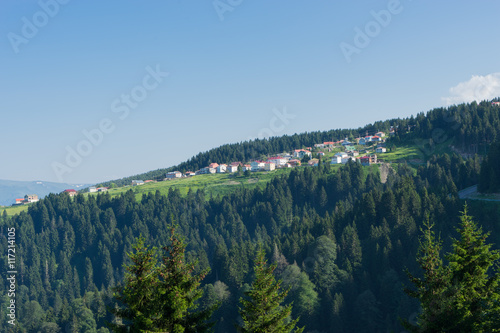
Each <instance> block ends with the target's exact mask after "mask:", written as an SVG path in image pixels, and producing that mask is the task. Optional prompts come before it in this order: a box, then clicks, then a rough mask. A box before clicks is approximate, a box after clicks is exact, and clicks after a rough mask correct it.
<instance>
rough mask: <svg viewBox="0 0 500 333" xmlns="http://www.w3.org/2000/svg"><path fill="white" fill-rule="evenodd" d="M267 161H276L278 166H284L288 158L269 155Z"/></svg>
mask: <svg viewBox="0 0 500 333" xmlns="http://www.w3.org/2000/svg"><path fill="white" fill-rule="evenodd" d="M267 161H268V162H271V163H274V164H275V165H276V166H277V167H278V166H284V165H285V164H286V163H287V162H288V159H286V158H284V157H279V156H278V157H269V158H268V159H267Z"/></svg>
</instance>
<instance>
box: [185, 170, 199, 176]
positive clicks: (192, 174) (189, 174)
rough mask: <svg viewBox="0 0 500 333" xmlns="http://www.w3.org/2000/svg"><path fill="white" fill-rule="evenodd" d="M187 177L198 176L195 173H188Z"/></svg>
mask: <svg viewBox="0 0 500 333" xmlns="http://www.w3.org/2000/svg"><path fill="white" fill-rule="evenodd" d="M185 175H186V177H192V176H195V175H196V172H193V171H186V173H185Z"/></svg>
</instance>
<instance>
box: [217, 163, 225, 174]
mask: <svg viewBox="0 0 500 333" xmlns="http://www.w3.org/2000/svg"><path fill="white" fill-rule="evenodd" d="M216 169H217V173H224V172H226V170H227V165H226V164H220V165H218V166H217V168H216Z"/></svg>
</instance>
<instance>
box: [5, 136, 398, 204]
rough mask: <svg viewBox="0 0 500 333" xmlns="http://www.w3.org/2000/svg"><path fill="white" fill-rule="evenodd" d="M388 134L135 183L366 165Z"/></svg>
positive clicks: (70, 192) (382, 149)
mask: <svg viewBox="0 0 500 333" xmlns="http://www.w3.org/2000/svg"><path fill="white" fill-rule="evenodd" d="M393 134H394V129H392V128H391V130H390V133H389V135H393ZM385 138H386V135H385V133H384V132H377V133H375V135H366V136H364V137H359V138H356V139H355V140H352V141H349V140H348V138H345V139H344V140H339V141H328V142H323V143H317V144H315V145H314V146H313V147H305V148H301V149H295V150H294V151H293V152H290V153H281V154H276V155H274V156H269V157H267V158H266V160H265V161H264V160H254V161H250V162H240V161H238V162H230V163H228V164H224V163H223V164H218V163H210V164H209V165H207V166H206V167H203V168H201V169H200V170H196V171H186V172H184V173H182V172H180V171H171V172H168V173H167V174H166V175H165V178H164V179H161V180H138V179H137V180H132V182H131V184H130V185H132V186H140V185H144V184H147V183H151V182H157V181H169V180H173V179H182V178H188V177H194V176H197V175H205V174H221V173H237V172H238V171H239V170H241V171H240V172H259V171H267V172H269V171H274V170H276V169H282V168H294V167H300V166H310V167H314V166H318V165H319V163H320V160H322V161H323V163H327V162H326V161H328V160H329V161H330V164H346V163H348V162H349V161H352V162H359V163H361V165H363V166H369V165H372V164H377V163H380V159H379V158H378V156H377V154H379V155H380V154H383V153H386V152H387V148H386V142H385V141H386V140H385ZM108 190H109V188H108V187H97V186H91V187H89V188H88V189H87V192H88V193H97V192H105V191H108ZM62 193H66V194H67V195H69V196H70V197H74V196H76V195H78V194H79V192H78V191H76V190H74V189H67V190H64V191H63V192H62ZM38 200H39V199H38V196H37V195H36V194H28V195H26V196H25V197H24V198H20V199H16V202H15V203H14V204H13V206H15V205H27V204H30V203H34V202H37V201H38Z"/></svg>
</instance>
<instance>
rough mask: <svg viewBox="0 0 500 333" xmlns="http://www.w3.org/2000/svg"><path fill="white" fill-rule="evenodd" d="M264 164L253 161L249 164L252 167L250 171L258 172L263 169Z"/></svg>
mask: <svg viewBox="0 0 500 333" xmlns="http://www.w3.org/2000/svg"><path fill="white" fill-rule="evenodd" d="M264 165H265V163H264V162H262V161H253V162H252V163H250V166H251V167H252V171H260V170H262V169H264Z"/></svg>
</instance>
